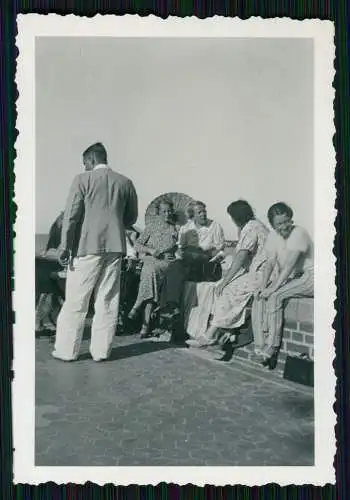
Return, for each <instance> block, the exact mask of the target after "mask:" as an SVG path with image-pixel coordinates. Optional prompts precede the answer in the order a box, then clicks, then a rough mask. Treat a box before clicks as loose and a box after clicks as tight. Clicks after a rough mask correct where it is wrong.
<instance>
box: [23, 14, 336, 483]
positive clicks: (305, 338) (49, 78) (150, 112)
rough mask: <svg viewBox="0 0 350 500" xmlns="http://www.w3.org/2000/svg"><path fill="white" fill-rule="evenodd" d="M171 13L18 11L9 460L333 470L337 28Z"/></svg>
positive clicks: (256, 477) (65, 476)
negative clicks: (106, 15)
mask: <svg viewBox="0 0 350 500" xmlns="http://www.w3.org/2000/svg"><path fill="white" fill-rule="evenodd" d="M30 17H34V19H33V18H32V20H30ZM43 18H44V19H43ZM133 21H135V22H134V24H133ZM167 22H168V21H162V20H157V19H155V18H153V19H147V18H145V19H141V18H139V19H137V20H133V18H132V16H130V17H127V18H126V19H124V20H123V19H116V18H113V17H112V16H111V18H110V19H109V22H106V20H103V18H102V17H101V16H100V18H99V19H97V18H96V19H90V20H88V19H83V18H76V19H75V18H74V16H69V18H66V19H65V18H60V17H59V16H22V19H21V20H20V22H19V36H18V47H19V57H18V70H17V85H18V88H19V99H18V127H17V128H18V130H19V138H18V143H17V146H16V147H17V156H18V158H17V164H16V203H17V205H18V219H17V229H16V242H15V247H16V266H15V280H16V285H15V295H14V300H15V312H16V325H15V361H14V366H15V381H14V414H13V419H14V428H15V450H16V451H15V473H16V475H17V477H18V480H19V481H20V482H35V481H36V480H37V481H39V480H40V481H43V479H45V480H46V481H49V480H55V481H57V482H67V481H72V482H79V481H80V480H81V481H86V480H93V481H96V482H98V481H100V482H102V483H103V482H111V481H113V479H111V477H112V478H113V477H115V476H113V474H114V475H118V472H115V471H117V470H118V467H123V468H128V469H123V470H124V471H127V470H129V477H134V478H135V480H137V481H141V480H142V479H141V478H142V477H143V478H144V481H145V482H150V480H148V479H147V478H149V479H152V478H156V477H159V479H162V480H164V478H165V477H166V475H165V472H164V471H165V469H163V473H162V475H161V474H160V472H159V475H158V476H157V470H158V471H159V470H160V469H159V468H171V470H172V471H173V475H171V476H169V477H171V478H177V480H176V482H181V478H179V476H176V474H177V472H176V471H177V470H178V471H179V473H180V471H181V470H182V471H183V472H184V474H185V476H183V477H184V478H187V479H189V480H190V482H193V483H196V477H197V478H198V481H199V482H200V481H203V484H204V483H206V482H209V481H208V479H207V478H211V482H212V483H214V479H213V478H214V476H215V474H216V473H217V474H219V475H220V474H221V476H220V477H221V479H220V480H221V481H222V484H228V483H231V482H232V481H234V482H237V483H238V482H239V483H241V484H248V485H249V484H264V483H265V482H279V481H280V484H289V483H293V484H298V483H299V482H301V484H302V483H303V482H304V483H305V482H308V483H310V482H313V483H314V484H324V483H325V482H332V480H333V455H334V452H335V444H334V429H333V426H334V423H335V417H334V414H333V410H332V404H333V401H334V374H333V368H332V361H333V358H334V349H333V338H334V332H333V329H332V321H333V318H334V309H333V300H334V298H335V288H334V276H335V265H334V256H333V255H332V245H333V237H334V227H333V223H334V217H335V210H334V199H335V188H334V166H335V155H334V151H333V148H332V134H333V133H334V128H333V115H332V113H333V111H332V110H333V102H332V100H333V97H334V95H333V89H332V80H333V77H334V74H333V58H334V48H333V41H332V37H333V29H332V25H331V24H330V23H322V22H317V21H315V22H310V23H306V25H305V24H303V22H298V21H295V22H293V21H288V20H276V22H275V23H273V20H271V21H266V20H251V21H237V20H236V21H234V20H229V19H228V20H226V21H225V22H224V23H223V28H222V30H221V31H220V29H218V25H217V24H216V23H219V22H220V19H216V20H215V19H212V20H206V21H204V22H201V21H199V20H193V19H192V20H191V19H189V20H187V21H185V20H181V22H180V20H177V22H175V21H174V22H173V23H171V20H169V24H167ZM191 22H193V23H194V25H193V26H194V27H193V30H192V31H191ZM113 23H114V24H113ZM135 23H136V24H135ZM182 23H183V27H184V29H183V30H181V25H182ZM230 23H231V24H230ZM133 26H134V28H133ZM167 26H168V30H167ZM74 27H75V28H76V29H74ZM21 28H22V32H21ZM94 29H96V33H94ZM157 29H158V31H157ZM21 33H22V35H23V38H21ZM28 40H30V43H29V42H28ZM25 41H27V42H26V43H27V45H26V47H28V48H27V49H26V50H27V51H28V52H25V48H24V45H25ZM27 103H29V104H27ZM29 358H30V359H29ZM16 404H17V406H16ZM28 408H29V410H28ZM27 412H28V414H27V415H26V416H25V415H24V413H27ZM16 436H17V437H16ZM25 439H27V444H28V443H30V446H31V447H32V448H31V451H30V450H28V446H29V444H28V445H27V446H26V449H24V441H23V444H21V443H22V440H25ZM29 461H31V462H30V463H29ZM16 467H17V468H16ZM145 467H147V468H148V467H152V468H154V469H152V470H153V473H152V472H150V471H148V472H147V469H145ZM227 467H229V468H230V469H226V473H225V472H224V471H225V468H227ZM129 468H130V469H129ZM197 468H200V469H197ZM231 468H232V469H231ZM250 468H252V469H250ZM254 469H255V472H253V471H254ZM78 470H79V471H80V472H79V474H80V475H79V474H78ZM109 470H111V471H112V470H114V473H113V474H111V475H108V474H109V473H108V471H109ZM167 470H168V469H167ZM169 470H170V469H169ZM195 470H197V472H196V474H195V473H194V471H195ZM16 471H17V472H16ZM30 471H31V472H30ZM74 471H77V474H78V475H77V476H75V475H74V474H75V473H74ZM88 471H89V472H88ZM94 471H95V472H96V471H97V472H96V474H97V475H96V474H95V472H94ZM191 471H192V475H191ZM215 471H216V472H215ZM228 471H230V472H228ZM233 471H234V472H233ZM240 471H241V472H240ZM139 473H140V474H141V475H138V474H139ZM249 473H250V475H249ZM98 474H101V476H98ZM125 474H127V472H125ZM142 474H143V475H142ZM174 474H175V475H174ZM197 474H198V475H197ZM123 475H124V472H123ZM196 475H197V476H196ZM100 477H101V478H102V479H99V478H100ZM125 477H127V476H125ZM249 477H250V478H251V479H250V480H249ZM23 478H26V479H25V480H24V479H23ZM137 478H140V479H137ZM225 478H226V479H225ZM30 479H31V480H30ZM114 480H116V477H115V479H114ZM125 480H126V481H127V479H125ZM135 480H134V482H135ZM152 480H153V479H152ZM220 480H218V481H220ZM129 482H130V481H129ZM186 482H189V481H187V480H186ZM118 484H122V481H119V480H118ZM299 484H300V483H299Z"/></svg>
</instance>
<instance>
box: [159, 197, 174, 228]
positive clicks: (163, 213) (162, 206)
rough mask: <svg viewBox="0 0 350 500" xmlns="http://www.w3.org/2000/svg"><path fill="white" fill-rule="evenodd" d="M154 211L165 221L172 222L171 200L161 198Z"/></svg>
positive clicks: (172, 207)
mask: <svg viewBox="0 0 350 500" xmlns="http://www.w3.org/2000/svg"><path fill="white" fill-rule="evenodd" d="M156 213H157V214H158V215H159V216H160V217H161V218H162V219H163V220H164V221H165V222H173V220H174V204H173V202H172V201H171V200H169V199H167V198H163V199H162V200H160V201H159V202H158V203H157V206H156Z"/></svg>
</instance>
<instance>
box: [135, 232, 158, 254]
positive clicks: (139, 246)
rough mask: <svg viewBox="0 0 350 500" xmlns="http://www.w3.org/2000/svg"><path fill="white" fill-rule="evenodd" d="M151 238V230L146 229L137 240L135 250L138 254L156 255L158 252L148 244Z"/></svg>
mask: <svg viewBox="0 0 350 500" xmlns="http://www.w3.org/2000/svg"><path fill="white" fill-rule="evenodd" d="M150 236H151V233H150V230H149V229H148V228H146V229H145V230H144V231H143V233H142V234H141V235H140V236H139V238H138V239H137V240H136V242H135V247H134V248H135V250H136V252H137V253H138V254H140V253H141V254H145V255H154V254H155V253H156V250H155V249H154V248H152V247H151V246H149V245H148V244H147V243H148V241H149V239H150Z"/></svg>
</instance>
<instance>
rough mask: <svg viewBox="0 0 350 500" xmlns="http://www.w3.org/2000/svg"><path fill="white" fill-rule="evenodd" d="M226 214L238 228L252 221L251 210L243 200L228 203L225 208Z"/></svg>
mask: <svg viewBox="0 0 350 500" xmlns="http://www.w3.org/2000/svg"><path fill="white" fill-rule="evenodd" d="M227 213H228V214H229V215H230V216H231V217H232V219H233V220H234V222H235V223H236V224H237V226H238V227H244V226H245V225H246V224H247V222H249V221H250V220H252V219H254V212H253V209H252V207H251V206H250V205H249V203H248V202H247V201H245V200H237V201H233V202H232V203H230V204H229V206H228V207H227Z"/></svg>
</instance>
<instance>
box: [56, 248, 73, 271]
mask: <svg viewBox="0 0 350 500" xmlns="http://www.w3.org/2000/svg"><path fill="white" fill-rule="evenodd" d="M69 261H70V252H69V250H61V251H60V252H59V254H58V262H59V263H60V264H61V266H63V267H67V266H68V264H69Z"/></svg>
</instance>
